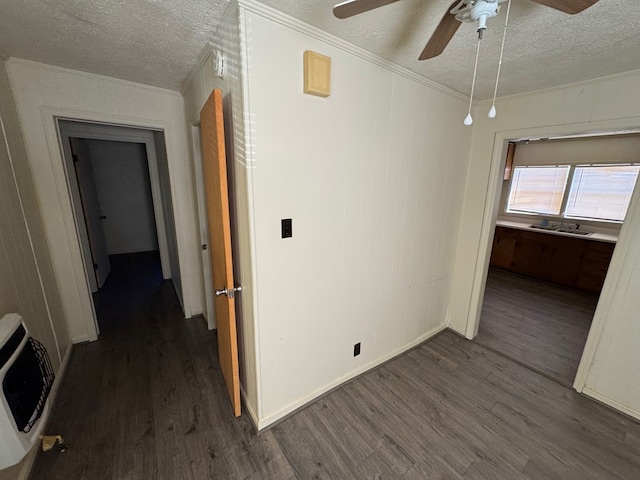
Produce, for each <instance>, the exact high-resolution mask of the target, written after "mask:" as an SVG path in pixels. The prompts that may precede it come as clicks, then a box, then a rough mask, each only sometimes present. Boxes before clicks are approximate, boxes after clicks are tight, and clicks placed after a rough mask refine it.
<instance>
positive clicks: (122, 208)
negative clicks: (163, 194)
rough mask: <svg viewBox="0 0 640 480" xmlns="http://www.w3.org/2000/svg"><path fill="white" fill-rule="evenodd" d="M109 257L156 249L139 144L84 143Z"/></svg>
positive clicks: (146, 174)
mask: <svg viewBox="0 0 640 480" xmlns="http://www.w3.org/2000/svg"><path fill="white" fill-rule="evenodd" d="M87 144H88V145H89V151H90V152H91V162H92V164H93V175H94V179H95V183H96V189H97V191H98V199H99V201H100V210H101V213H102V215H104V216H106V217H107V218H105V219H104V221H103V222H102V226H103V228H104V235H105V239H106V241H107V251H108V253H109V255H117V254H121V253H133V252H148V251H150V250H157V249H158V237H157V234H156V227H155V218H154V216H153V200H152V198H151V184H150V182H149V168H148V166H147V152H146V149H145V146H144V144H142V143H129V142H109V141H103V140H87Z"/></svg>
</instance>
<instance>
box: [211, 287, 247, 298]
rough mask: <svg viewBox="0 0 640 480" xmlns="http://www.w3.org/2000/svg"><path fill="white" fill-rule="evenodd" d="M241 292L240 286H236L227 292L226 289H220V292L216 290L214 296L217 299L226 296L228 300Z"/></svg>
mask: <svg viewBox="0 0 640 480" xmlns="http://www.w3.org/2000/svg"><path fill="white" fill-rule="evenodd" d="M241 291H242V287H241V286H237V287H235V288H232V289H230V290H228V289H226V288H225V289H222V290H216V291H215V294H216V297H219V296H221V295H226V296H227V297H229V298H233V297H234V296H235V293H236V292H238V293H240V292H241Z"/></svg>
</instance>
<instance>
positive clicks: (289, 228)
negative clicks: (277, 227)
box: [282, 218, 293, 238]
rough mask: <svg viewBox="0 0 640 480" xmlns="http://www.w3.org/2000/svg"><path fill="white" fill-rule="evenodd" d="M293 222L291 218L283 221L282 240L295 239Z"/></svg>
mask: <svg viewBox="0 0 640 480" xmlns="http://www.w3.org/2000/svg"><path fill="white" fill-rule="evenodd" d="M292 224H293V220H291V219H290V218H283V219H282V238H291V237H293V225H292Z"/></svg>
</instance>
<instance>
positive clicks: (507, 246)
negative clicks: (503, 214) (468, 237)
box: [491, 227, 520, 270]
mask: <svg viewBox="0 0 640 480" xmlns="http://www.w3.org/2000/svg"><path fill="white" fill-rule="evenodd" d="M519 237H520V235H519V233H518V231H517V230H513V229H509V228H502V227H496V231H495V235H494V236H493V249H492V250H491V266H493V267H498V268H504V269H506V270H509V269H511V268H512V263H513V253H514V252H515V249H516V244H517V242H518V238H519Z"/></svg>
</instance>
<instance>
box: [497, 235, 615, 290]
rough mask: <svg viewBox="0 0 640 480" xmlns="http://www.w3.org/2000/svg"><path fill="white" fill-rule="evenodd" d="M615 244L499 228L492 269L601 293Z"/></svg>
mask: <svg viewBox="0 0 640 480" xmlns="http://www.w3.org/2000/svg"><path fill="white" fill-rule="evenodd" d="M614 248H615V244H614V243H608V242H599V241H597V240H586V239H583V238H576V237H570V236H563V235H553V234H549V233H543V232H535V231H529V230H519V229H515V228H507V227H501V226H497V227H496V231H495V235H494V238H493V249H492V251H491V266H492V267H497V268H501V269H503V270H509V271H512V272H515V273H520V274H522V275H526V276H529V277H534V278H538V279H540V280H545V281H547V282H551V283H556V284H558V285H564V286H567V287H572V288H578V289H581V290H586V291H588V292H594V293H600V290H601V289H602V284H603V283H604V279H605V276H606V275H607V269H608V268H609V263H610V262H611V256H612V255H613V249H614Z"/></svg>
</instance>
